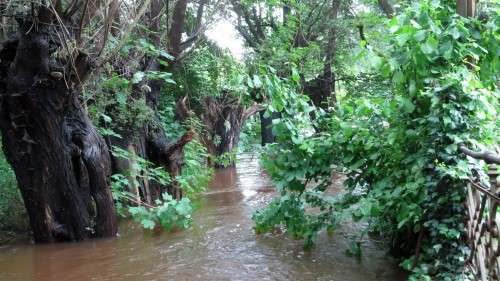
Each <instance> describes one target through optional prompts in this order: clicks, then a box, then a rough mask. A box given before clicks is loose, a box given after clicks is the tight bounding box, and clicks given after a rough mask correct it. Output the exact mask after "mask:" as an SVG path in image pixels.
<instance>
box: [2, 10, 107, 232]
mask: <svg viewBox="0 0 500 281" xmlns="http://www.w3.org/2000/svg"><path fill="white" fill-rule="evenodd" d="M33 24H34V23H33V22H31V21H27V20H21V19H20V20H19V32H18V33H17V34H16V35H14V36H13V37H12V38H11V39H9V40H8V41H6V42H3V44H2V45H1V47H0V130H1V132H2V140H3V144H4V145H3V148H4V152H5V155H6V157H7V160H8V161H9V163H10V164H11V165H12V168H13V170H14V172H15V174H16V178H17V180H18V183H19V188H20V190H21V193H22V196H23V199H24V202H25V206H26V209H27V211H28V215H29V218H30V224H31V227H32V230H33V235H34V239H35V241H36V242H55V241H75V240H84V239H88V238H92V237H104V236H113V235H115V234H116V232H117V224H116V217H115V212H114V204H113V199H112V195H111V190H110V186H109V176H110V160H109V154H108V149H107V146H106V144H105V142H104V140H103V139H102V137H100V136H99V134H98V133H97V131H96V129H95V128H94V126H93V125H92V123H91V121H90V119H89V117H88V113H87V112H86V110H85V109H84V107H83V106H82V104H81V102H80V100H79V97H80V94H81V86H80V82H81V81H82V80H83V79H84V78H85V74H86V72H88V71H89V69H90V64H89V60H88V58H87V56H86V55H85V54H82V53H80V54H79V55H78V56H77V57H76V58H74V59H73V63H72V64H68V63H66V62H65V61H63V60H62V59H60V60H59V59H54V58H53V56H51V55H52V54H53V52H55V51H56V50H57V49H58V48H59V47H61V45H62V44H61V42H54V39H53V38H54V34H53V32H54V28H55V27H51V26H52V25H50V24H45V23H43V22H39V23H38V27H37V28H33Z"/></svg>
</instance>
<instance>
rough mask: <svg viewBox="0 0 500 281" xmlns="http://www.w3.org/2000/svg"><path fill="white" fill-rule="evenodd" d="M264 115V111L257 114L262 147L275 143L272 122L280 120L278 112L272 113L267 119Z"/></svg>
mask: <svg viewBox="0 0 500 281" xmlns="http://www.w3.org/2000/svg"><path fill="white" fill-rule="evenodd" d="M264 115H265V112H264V111H261V112H259V117H260V132H261V133H260V134H261V144H262V146H265V145H266V144H268V143H273V142H275V139H276V136H275V135H274V133H273V126H272V125H273V120H275V119H278V118H280V113H279V112H273V113H272V114H271V116H269V117H265V116H264Z"/></svg>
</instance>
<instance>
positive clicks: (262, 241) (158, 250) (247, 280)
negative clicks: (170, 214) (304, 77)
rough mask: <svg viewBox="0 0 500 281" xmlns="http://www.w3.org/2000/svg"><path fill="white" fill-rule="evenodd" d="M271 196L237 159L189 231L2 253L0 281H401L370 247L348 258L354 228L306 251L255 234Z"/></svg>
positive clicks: (251, 168)
mask: <svg viewBox="0 0 500 281" xmlns="http://www.w3.org/2000/svg"><path fill="white" fill-rule="evenodd" d="M272 196H273V189H272V187H271V186H270V183H269V180H268V179H267V178H266V176H265V175H264V173H263V172H262V170H261V169H260V168H259V166H258V160H257V159H255V158H252V157H251V156H241V157H240V159H239V162H238V167H237V168H236V169H234V168H233V169H224V170H220V171H218V172H217V174H216V177H215V179H214V180H213V182H212V185H211V188H210V190H209V191H208V192H207V194H206V195H204V196H203V197H202V198H201V199H200V200H199V205H200V207H199V208H198V209H197V211H196V213H195V214H194V224H193V226H192V227H191V228H190V229H188V230H185V231H180V232H175V233H160V234H154V233H150V232H144V231H143V230H142V229H141V228H140V227H138V226H137V225H135V224H134V223H129V222H127V223H123V224H121V225H120V237H119V238H114V239H101V240H96V241H88V242H82V243H67V244H55V245H37V246H34V245H10V246H4V247H0V280H1V281H4V280H5V281H17V280H19V281H32V280H36V281H79V280H99V281H101V280H119V281H121V280H131V281H132V280H133V281H136V280H137V281H139V280H144V281H146V280H147V281H149V280H158V281H160V280H161V281H167V280H181V281H184V280H186V281H187V280H200V281H225V280H231V281H232V280H241V281H256V280H259V281H260V280H280V281H281V280H307V281H309V280H311V281H313V280H318V281H327V280H333V281H351V280H352V281H364V280H367V281H375V280H376V281H384V280H387V281H393V280H404V277H403V275H402V274H401V272H400V271H399V269H398V267H397V264H396V263H395V262H394V261H393V260H392V259H390V258H389V257H387V256H386V255H385V252H384V251H383V250H381V249H380V247H379V246H377V244H376V243H375V242H373V241H370V240H367V241H365V243H364V245H363V257H362V259H361V261H358V260H356V259H355V258H351V257H348V256H346V255H345V251H346V249H347V248H348V244H349V241H350V239H349V235H350V234H352V232H356V229H355V228H353V227H352V226H344V227H343V228H341V229H339V230H338V231H336V233H335V235H333V236H332V237H328V236H327V235H326V234H324V233H322V234H321V235H320V237H319V238H318V241H317V243H318V247H316V248H315V249H313V250H312V251H310V252H304V251H303V249H302V242H301V241H295V240H293V239H290V238H288V237H286V236H285V235H260V236H257V235H255V233H254V231H253V229H252V227H253V223H252V220H251V218H250V217H251V215H252V213H253V212H254V211H255V210H256V209H258V208H262V207H263V206H265V205H266V203H267V202H269V201H270V200H271V198H272Z"/></svg>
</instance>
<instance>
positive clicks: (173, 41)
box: [168, 0, 188, 58]
mask: <svg viewBox="0 0 500 281" xmlns="http://www.w3.org/2000/svg"><path fill="white" fill-rule="evenodd" d="M187 2H188V0H178V1H177V3H176V4H175V7H174V12H173V14H172V24H171V26H170V30H169V32H168V50H169V52H170V54H171V55H172V56H174V57H175V58H177V57H178V56H179V55H180V53H181V51H182V48H181V40H182V32H183V31H184V25H185V21H186V9H187Z"/></svg>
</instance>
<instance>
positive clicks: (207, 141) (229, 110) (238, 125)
mask: <svg viewBox="0 0 500 281" xmlns="http://www.w3.org/2000/svg"><path fill="white" fill-rule="evenodd" d="M185 102H186V98H183V99H181V100H180V101H179V102H178V103H177V117H178V118H179V120H180V121H183V120H185V119H187V118H188V117H189V116H191V115H192V114H194V113H193V112H192V111H190V110H189V109H188V107H187V105H186V103H185ZM203 103H204V105H205V106H204V110H203V113H202V114H201V118H200V119H201V121H202V122H203V125H204V132H203V134H202V136H201V139H202V143H203V145H204V146H205V147H206V148H207V151H208V153H209V154H210V155H212V156H221V155H223V154H225V153H231V152H233V151H234V150H235V149H236V148H237V147H238V143H239V141H240V133H241V129H242V127H243V125H244V124H245V121H246V120H247V119H248V118H249V117H250V116H252V115H254V114H256V113H257V112H259V111H261V110H262V109H263V108H262V107H261V106H260V105H259V104H257V103H254V104H253V105H252V106H250V107H248V108H245V107H244V106H243V105H242V104H241V103H240V101H239V100H238V98H236V97H233V96H231V95H230V93H228V92H224V93H223V94H222V95H221V96H218V97H212V96H208V97H205V99H204V100H203ZM212 164H213V163H212ZM234 164H235V163H234V161H231V162H230V163H229V166H234ZM214 166H215V167H216V168H222V167H224V166H223V165H221V164H219V163H215V164H214Z"/></svg>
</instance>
